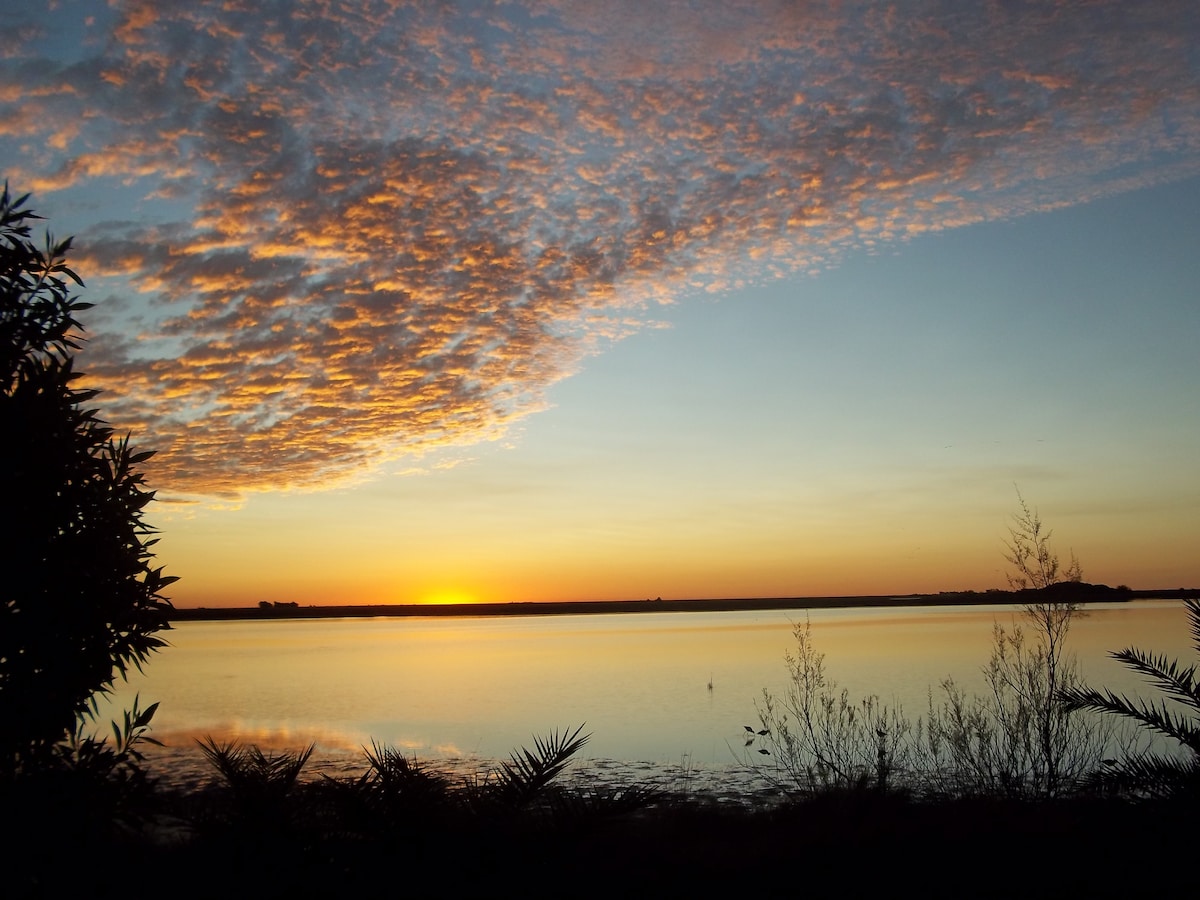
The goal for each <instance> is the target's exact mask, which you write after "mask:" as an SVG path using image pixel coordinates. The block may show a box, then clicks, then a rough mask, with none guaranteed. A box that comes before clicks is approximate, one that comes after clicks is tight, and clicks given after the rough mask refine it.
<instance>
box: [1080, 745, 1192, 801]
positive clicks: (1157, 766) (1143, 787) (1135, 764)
mask: <svg viewBox="0 0 1200 900" xmlns="http://www.w3.org/2000/svg"><path fill="white" fill-rule="evenodd" d="M1085 784H1086V785H1087V786H1089V787H1092V788H1102V789H1105V790H1115V791H1118V792H1120V793H1123V794H1133V795H1135V796H1145V797H1155V798H1165V797H1174V798H1180V797H1184V796H1195V795H1197V794H1198V793H1200V766H1198V765H1197V761H1196V760H1195V759H1192V760H1182V759H1179V758H1178V757H1174V756H1164V755H1162V754H1157V753H1143V754H1140V755H1137V756H1131V757H1129V758H1127V759H1123V760H1120V761H1119V762H1117V761H1113V762H1110V763H1109V764H1108V765H1106V766H1105V767H1104V768H1103V769H1101V770H1100V771H1098V772H1094V773H1092V775H1091V776H1089V777H1088V778H1087V779H1086V782H1085Z"/></svg>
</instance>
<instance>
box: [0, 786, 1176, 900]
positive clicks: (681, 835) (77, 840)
mask: <svg viewBox="0 0 1200 900" xmlns="http://www.w3.org/2000/svg"><path fill="white" fill-rule="evenodd" d="M181 802H183V804H184V805H183V806H182V807H177V808H176V809H175V810H174V812H175V813H176V814H178V813H184V812H187V813H189V814H195V813H196V812H197V807H196V805H195V804H197V803H199V802H201V801H200V800H199V799H198V798H192V799H191V800H188V801H181ZM189 803H190V804H191V806H190V807H188V805H187V804H189ZM262 804H263V805H261V806H260V807H258V809H257V810H256V809H254V808H247V809H245V810H242V811H240V812H239V813H237V814H235V815H234V816H233V817H232V818H230V817H228V816H226V817H219V816H217V815H216V813H215V812H213V811H212V810H210V811H209V812H208V813H203V812H201V813H200V814H199V815H198V816H195V815H193V818H192V820H191V821H192V822H193V823H194V824H193V826H191V827H189V828H188V829H187V830H182V831H172V830H171V828H170V827H169V826H170V824H171V822H172V821H174V820H173V819H172V818H171V817H170V816H166V815H164V817H162V818H160V819H159V820H158V822H157V824H155V825H154V826H153V827H150V828H136V827H120V826H113V827H103V828H101V827H98V825H97V823H92V827H90V828H86V829H85V828H81V827H80V822H79V820H78V819H76V820H75V821H71V820H69V819H68V820H57V821H55V820H54V819H53V818H51V819H50V820H49V821H47V820H46V817H47V815H48V810H46V809H45V808H43V812H42V813H39V814H37V815H35V816H34V817H33V819H32V820H27V821H24V822H17V823H14V822H12V821H11V820H10V824H15V825H17V830H16V833H15V834H13V835H12V836H10V838H9V839H8V841H7V842H6V844H5V845H4V850H5V854H6V855H7V856H8V859H6V860H5V865H4V873H5V882H4V885H3V887H5V888H7V889H6V890H5V891H4V895H5V896H11V897H63V896H69V895H80V896H88V897H95V898H105V897H117V896H121V897H127V896H139V895H149V894H157V895H162V896H171V897H203V898H212V897H221V896H245V897H255V898H271V897H292V898H294V897H348V896H390V895H397V894H399V895H403V894H410V893H420V894H426V895H428V894H432V895H436V896H443V897H458V896H462V897H465V896H487V897H505V896H509V895H512V894H516V893H520V894H521V895H522V896H535V897H540V896H563V897H626V896H632V897H683V896H693V897H710V896H729V897H732V896H745V895H751V896H755V895H760V896H783V895H789V896H807V895H821V894H826V893H836V894H837V895H838V896H842V897H859V896H869V895H876V894H882V895H884V896H890V895H895V896H898V897H908V896H921V897H1116V896H1133V897H1139V896H1156V897H1160V898H1163V897H1172V896H1181V897H1182V896H1192V894H1191V891H1192V890H1194V887H1195V884H1194V880H1193V879H1192V875H1191V872H1192V870H1193V867H1194V856H1193V853H1194V838H1193V835H1194V818H1193V812H1192V809H1191V807H1190V806H1189V805H1187V804H1183V803H1179V802H1173V803H1166V802H1159V803H1152V802H1148V801H1143V802H1131V801H1118V800H1112V799H1102V798H1076V799H1071V800H1058V801H1037V802H1033V801H1015V800H1003V799H994V798H977V799H957V800H947V801H944V802H931V801H920V802H918V801H915V800H911V799H906V798H904V797H901V796H894V795H882V796H881V795H878V794H874V793H870V792H862V793H839V794H827V795H818V796H816V797H810V798H808V799H806V800H803V801H799V802H795V803H792V804H787V805H783V806H779V807H775V808H772V809H761V810H758V811H753V810H750V811H747V810H732V809H721V808H717V807H714V806H711V805H703V804H693V803H689V802H688V801H687V800H686V799H678V798H676V799H670V798H667V799H664V800H662V801H660V802H659V803H657V804H656V805H654V806H652V807H649V808H645V809H641V810H637V811H631V812H629V813H626V814H602V813H601V812H599V811H597V812H596V814H595V815H590V814H589V813H588V812H587V810H586V809H581V810H579V811H577V813H576V814H574V815H571V816H559V817H555V818H545V819H542V818H529V817H512V818H508V819H505V818H504V817H497V818H485V819H474V820H461V819H454V818H453V817H451V818H444V817H439V815H438V814H436V813H434V812H433V811H432V810H430V811H427V814H425V815H420V814H415V813H416V811H415V810H414V815H413V816H411V817H410V818H407V819H402V820H397V821H394V822H391V823H390V824H387V825H386V826H381V825H380V824H379V823H378V822H377V823H375V827H374V830H372V831H364V830H363V829H362V828H360V827H359V825H360V824H361V823H360V822H357V821H355V820H354V818H353V815H352V814H351V812H349V811H348V810H346V809H341V810H339V811H338V815H337V816H334V817H331V816H330V813H329V811H328V809H325V810H322V808H321V807H320V806H319V805H309V806H307V807H295V808H292V809H289V810H287V811H284V810H282V809H281V808H278V807H272V806H271V805H270V802H269V800H267V799H265V798H264V799H263V800H262ZM66 805H67V807H69V806H70V804H69V803H68V804H66ZM362 814H363V815H364V816H368V815H369V811H366V810H363V811H362ZM76 815H78V813H76ZM205 815H208V816H210V818H209V819H207V820H206V819H205ZM180 821H182V820H180ZM1177 892H1178V893H1177Z"/></svg>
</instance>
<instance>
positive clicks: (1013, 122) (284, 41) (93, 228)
mask: <svg viewBox="0 0 1200 900" xmlns="http://www.w3.org/2000/svg"><path fill="white" fill-rule="evenodd" d="M93 7H94V8H93ZM648 9H649V8H648V7H645V6H644V5H643V4H634V3H627V4H622V3H617V4H585V3H575V2H545V3H529V4H524V5H523V4H515V3H510V4H490V3H477V4H436V5H435V4H405V3H401V2H385V0H374V2H360V3H353V4H342V3H331V4H321V5H320V6H316V5H313V6H305V7H301V8H300V9H299V10H296V9H294V7H293V5H292V4H290V3H283V2H270V0H268V2H261V0H260V2H255V3H249V2H229V3H225V4H222V5H221V6H219V7H218V6H216V5H208V4H189V5H174V4H173V5H163V4H157V3H152V2H149V0H140V2H127V3H124V4H119V5H117V6H116V7H114V8H110V7H108V6H107V5H106V4H102V3H96V4H92V5H89V4H86V3H82V4H76V5H74V6H71V7H70V8H68V9H64V10H59V11H57V12H56V13H55V15H56V16H58V17H60V18H62V17H70V16H79V17H80V21H79V22H74V21H71V22H67V23H64V30H63V32H62V33H64V34H70V35H77V36H78V40H77V46H75V45H64V42H63V41H62V40H61V39H60V38H56V36H55V34H54V33H52V32H50V31H48V30H45V29H42V30H39V29H37V28H36V27H35V26H36V23H37V22H38V18H39V15H40V14H41V12H42V11H41V10H39V8H38V4H35V3H31V4H28V5H27V7H25V8H23V9H22V10H13V11H9V12H6V13H3V15H4V16H5V17H7V20H8V21H5V22H4V23H3V24H5V25H6V26H8V27H9V28H10V29H11V30H10V33H13V34H18V35H19V36H20V37H19V39H18V50H17V51H11V50H10V51H9V52H8V53H7V55H6V57H5V58H4V59H2V60H0V149H2V150H3V151H4V155H5V158H8V159H11V160H17V163H16V164H15V165H14V166H13V167H12V169H11V170H10V172H9V173H8V176H9V177H10V178H11V179H12V180H13V183H14V187H17V188H18V189H20V190H28V189H33V190H35V191H36V192H38V194H39V196H40V195H45V196H49V197H50V198H51V199H52V200H53V202H54V203H56V204H59V206H60V207H62V208H70V207H71V205H72V203H76V204H78V205H79V206H80V207H86V206H87V205H88V204H95V203H99V202H103V204H104V206H105V208H106V209H111V210H112V211H113V213H115V214H110V215H107V216H100V215H96V216H93V217H92V219H91V220H89V222H88V224H87V226H86V228H85V229H83V230H82V232H81V233H80V235H79V241H78V246H79V247H80V253H79V255H78V257H77V259H76V260H75V262H76V268H78V269H79V270H80V271H81V272H82V273H83V274H84V275H85V277H86V278H88V280H89V289H90V293H89V299H96V297H97V296H99V297H107V296H112V297H113V298H114V299H113V300H112V301H108V300H105V301H104V302H102V303H100V304H99V306H98V307H97V309H96V310H94V312H95V314H96V316H95V318H94V319H93V320H92V321H90V322H89V323H87V324H89V326H90V328H91V331H92V337H93V340H92V342H91V344H90V346H89V347H88V349H87V351H86V354H85V358H84V360H83V367H84V368H85V369H86V370H87V371H88V372H89V374H90V376H91V377H92V379H93V380H94V381H95V382H96V383H97V384H98V385H99V386H102V387H104V388H105V389H106V394H105V395H104V396H105V399H106V401H107V403H106V406H105V413H106V415H107V416H108V417H109V418H110V419H111V420H112V421H113V423H114V424H115V425H117V426H118V427H119V428H121V429H125V428H128V429H132V430H133V431H134V432H135V433H136V434H137V435H139V440H140V441H142V442H144V443H145V445H147V446H153V447H158V448H160V453H159V456H158V457H156V460H155V474H154V477H155V480H156V482H157V484H158V486H160V487H161V488H162V489H163V490H164V491H167V492H174V493H178V494H201V495H205V494H207V495H223V496H236V495H237V494H239V493H243V492H246V491H254V490H269V489H280V488H290V487H291V488H311V487H320V486H324V485H328V484H331V483H337V482H338V481H340V480H343V479H346V478H353V477H358V476H360V475H361V474H362V473H363V472H364V471H369V470H370V469H371V468H372V467H373V466H377V465H378V464H379V463H380V462H382V461H383V460H386V459H390V458H393V457H397V456H400V455H404V454H410V453H414V452H420V451H422V450H426V449H429V448H432V447H436V446H443V445H463V444H470V443H472V442H477V441H480V440H487V439H494V438H497V437H499V436H501V435H503V434H504V433H505V431H506V430H507V429H508V428H509V427H510V426H511V425H512V423H514V422H515V421H517V420H518V419H520V418H521V417H523V416H526V415H528V414H529V413H531V412H533V411H536V410H538V409H541V408H543V407H544V405H545V399H544V398H545V391H546V389H547V387H548V386H550V385H551V384H553V383H554V382H555V381H557V380H559V379H561V378H563V377H566V376H568V375H569V374H571V373H572V372H573V371H574V370H575V369H576V368H577V366H578V364H579V361H580V359H581V358H583V357H584V356H586V355H587V354H589V353H594V352H598V351H600V350H602V349H603V347H604V346H605V345H606V344H607V343H609V342H611V341H613V340H617V339H619V338H620V337H622V336H623V335H625V334H628V333H629V332H630V331H631V330H632V329H636V328H638V327H641V326H643V325H644V324H646V323H647V322H649V321H651V320H653V318H654V308H655V306H656V305H657V304H659V303H669V302H676V301H679V300H684V299H686V298H687V297H688V296H690V295H692V294H695V293H698V292H702V291H714V292H721V291H726V290H729V289H731V288H735V287H737V286H739V285H743V284H746V283H749V282H753V281H758V280H763V279H768V278H775V277H779V276H782V275H786V274H788V273H791V272H802V271H812V270H819V269H821V268H823V267H826V266H829V265H831V264H834V263H835V262H836V261H837V259H839V258H840V256H841V255H843V254H844V253H845V252H847V250H849V249H853V248H872V247H876V246H879V245H880V244H882V243H888V242H894V241H898V240H903V239H905V238H907V237H910V236H912V235H914V234H919V233H922V232H926V231H930V230H937V229H942V228H950V227H958V226H961V225H965V224H970V223H972V222H978V221H981V220H986V219H993V218H1000V217H1006V216H1013V215H1020V214H1023V213H1026V212H1030V211H1033V210H1037V209H1045V208H1052V207H1055V206H1060V205H1065V204H1071V203H1078V202H1082V201H1086V200H1088V199H1091V198H1094V197H1097V196H1100V195H1103V194H1105V193H1109V192H1113V191H1117V190H1126V189H1130V188H1132V187H1137V186H1140V185H1144V184H1149V183H1152V182H1154V181H1156V180H1161V179H1166V178H1173V177H1181V176H1183V175H1186V174H1191V173H1194V172H1196V171H1197V169H1198V168H1200V165H1198V164H1200V154H1198V152H1197V151H1198V149H1200V125H1198V120H1200V112H1198V111H1200V74H1198V72H1197V64H1196V62H1195V58H1194V54H1193V52H1192V49H1191V48H1192V47H1194V46H1195V45H1196V43H1197V41H1198V40H1200V12H1198V11H1197V10H1195V9H1194V7H1193V5H1192V4H1189V3H1186V2H1179V3H1173V2H1162V3H1155V4H1130V3H1125V2H1116V0H1113V2H1097V3H1092V4H1088V5H1087V6H1086V7H1083V8H1081V7H1079V6H1078V5H1077V4H1068V3H1062V4H1046V3H1038V4H961V3H957V2H950V0H944V2H920V3H911V4H904V5H903V6H900V7H881V6H880V5H879V4H876V3H866V2H861V3H853V2H851V3H832V2H830V3H822V2H810V3H803V4H795V3H784V2H780V3H777V4H763V3H745V4H720V5H712V7H711V8H710V7H708V6H702V7H700V8H699V11H698V12H697V11H694V10H693V8H692V7H690V6H685V5H682V4H680V5H674V4H668V5H662V6H658V7H654V12H653V14H652V13H650V12H648V11H647V10H648ZM85 14H86V15H90V16H91V17H92V18H91V20H90V22H91V24H88V23H87V21H85V20H84V18H83V17H84V15H85ZM97 198H102V201H101V200H99V199H97ZM117 298H119V299H117Z"/></svg>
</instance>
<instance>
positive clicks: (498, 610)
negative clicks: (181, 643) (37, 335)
mask: <svg viewBox="0 0 1200 900" xmlns="http://www.w3.org/2000/svg"><path fill="white" fill-rule="evenodd" d="M1039 596H1041V597H1046V598H1048V599H1051V600H1053V601H1056V602H1057V601H1062V602H1068V601H1069V602H1072V603H1120V602H1125V601H1128V600H1144V599H1158V600H1186V599H1188V598H1191V597H1200V588H1174V589H1171V590H1131V589H1129V588H1127V587H1115V588H1114V587H1109V586H1108V585H1104V584H1088V583H1086V582H1059V583H1058V584H1056V585H1053V586H1051V587H1049V588H1042V589H1040V590H1037V589H1027V590H1024V591H1004V590H989V591H942V592H940V593H937V594H903V595H887V594H882V595H866V596H846V597H747V598H725V599H698V600H662V599H657V600H578V601H561V602H560V601H549V602H534V601H528V602H521V601H517V602H512V603H445V604H421V603H380V604H369V605H363V604H347V605H344V606H343V605H335V604H329V605H320V606H300V605H299V604H297V603H293V602H279V601H276V602H271V601H266V600H264V601H262V602H261V603H260V604H259V605H258V606H239V607H205V606H199V607H185V608H180V607H176V608H175V609H174V610H173V611H172V612H171V613H170V620H171V621H172V622H197V621H217V620H222V619H336V618H372V617H394V618H401V617H412V616H438V617H441V616H446V617H453V616H567V615H570V616H577V615H601V614H605V613H610V614H611V613H621V614H625V613H662V612H746V611H753V610H777V609H869V608H879V607H885V608H896V609H902V608H904V607H906V606H990V605H993V604H1025V603H1029V602H1031V601H1032V600H1034V599H1035V598H1037V597H1039Z"/></svg>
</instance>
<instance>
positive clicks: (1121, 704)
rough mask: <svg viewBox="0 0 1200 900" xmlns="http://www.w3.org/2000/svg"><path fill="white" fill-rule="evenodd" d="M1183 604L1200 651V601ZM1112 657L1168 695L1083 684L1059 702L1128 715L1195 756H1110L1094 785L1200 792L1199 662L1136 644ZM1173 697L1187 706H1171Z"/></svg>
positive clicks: (1164, 793) (1163, 792)
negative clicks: (1132, 694)
mask: <svg viewBox="0 0 1200 900" xmlns="http://www.w3.org/2000/svg"><path fill="white" fill-rule="evenodd" d="M1184 606H1185V608H1186V609H1187V615H1188V625H1189V630H1190V631H1191V633H1192V639H1193V646H1194V647H1195V649H1196V652H1197V654H1200V600H1187V601H1185V602H1184ZM1110 655H1111V656H1112V658H1113V659H1115V660H1117V661H1118V662H1120V663H1122V664H1123V665H1124V666H1126V667H1127V668H1129V669H1132V670H1133V671H1135V672H1137V673H1138V674H1139V675H1141V676H1143V677H1144V678H1145V679H1147V680H1148V681H1149V682H1150V683H1151V684H1152V685H1154V687H1156V688H1157V689H1158V690H1159V691H1161V692H1162V693H1163V694H1164V695H1165V699H1162V700H1159V701H1158V702H1153V701H1146V700H1140V699H1130V698H1129V697H1127V696H1125V695H1123V694H1116V693H1114V692H1113V691H1110V690H1105V691H1098V690H1095V689H1094V688H1087V687H1082V688H1074V689H1071V690H1064V691H1059V692H1058V694H1057V698H1058V700H1059V702H1061V703H1062V704H1063V705H1064V707H1065V708H1066V709H1067V710H1069V711H1077V710H1084V709H1087V710H1093V711H1095V712H1100V713H1107V714H1109V715H1116V716H1121V717H1122V718H1125V719H1129V720H1131V721H1133V722H1135V723H1136V724H1137V725H1138V726H1139V727H1141V728H1145V729H1147V730H1148V731H1151V732H1154V733H1156V734H1160V735H1162V736H1164V737H1168V738H1171V739H1172V740H1174V741H1176V742H1178V743H1179V744H1180V745H1182V746H1183V747H1184V748H1186V749H1187V750H1189V751H1191V753H1190V758H1179V757H1174V756H1167V755H1163V754H1160V753H1140V754H1136V755H1129V756H1126V757H1125V758H1124V759H1121V760H1109V761H1107V762H1106V763H1105V766H1104V768H1103V769H1101V770H1100V771H1099V772H1097V773H1095V775H1094V776H1093V778H1092V781H1093V783H1095V784H1097V785H1103V786H1105V787H1108V788H1114V789H1117V790H1120V791H1123V792H1131V793H1141V794H1149V795H1151V796H1180V795H1183V794H1188V795H1191V794H1194V793H1195V792H1197V791H1200V683H1197V679H1196V666H1195V665H1190V666H1187V667H1183V666H1181V665H1180V664H1179V663H1178V662H1177V661H1175V660H1169V659H1167V658H1166V657H1165V656H1162V655H1156V654H1153V653H1145V652H1143V651H1141V650H1138V649H1136V648H1133V647H1127V648H1125V649H1124V650H1120V651H1117V652H1115V653H1112V654H1110ZM1169 701H1171V702H1173V703H1174V704H1177V705H1178V706H1180V707H1182V709H1174V708H1172V706H1171V705H1169Z"/></svg>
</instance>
